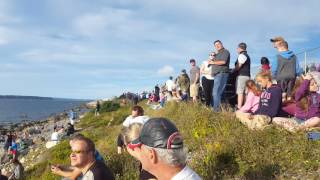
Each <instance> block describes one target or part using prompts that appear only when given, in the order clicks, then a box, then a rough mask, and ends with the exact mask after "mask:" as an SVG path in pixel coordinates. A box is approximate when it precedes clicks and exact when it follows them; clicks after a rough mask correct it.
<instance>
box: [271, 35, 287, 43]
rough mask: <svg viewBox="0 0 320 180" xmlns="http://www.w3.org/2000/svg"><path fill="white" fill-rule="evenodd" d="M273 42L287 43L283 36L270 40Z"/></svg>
mask: <svg viewBox="0 0 320 180" xmlns="http://www.w3.org/2000/svg"><path fill="white" fill-rule="evenodd" d="M270 41H271V42H277V41H285V40H284V38H283V37H281V36H276V37H274V38H272V39H270Z"/></svg>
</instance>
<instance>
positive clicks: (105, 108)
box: [100, 101, 120, 113]
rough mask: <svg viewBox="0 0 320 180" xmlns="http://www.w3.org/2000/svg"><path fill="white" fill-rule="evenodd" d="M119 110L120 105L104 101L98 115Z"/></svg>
mask: <svg viewBox="0 0 320 180" xmlns="http://www.w3.org/2000/svg"><path fill="white" fill-rule="evenodd" d="M119 108H120V104H119V103H115V102H113V101H105V102H104V103H103V104H102V105H101V109H100V113H103V112H111V111H116V110H118V109H119Z"/></svg>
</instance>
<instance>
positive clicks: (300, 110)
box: [273, 72, 320, 131]
mask: <svg viewBox="0 0 320 180" xmlns="http://www.w3.org/2000/svg"><path fill="white" fill-rule="evenodd" d="M303 79H304V80H303V82H302V84H301V85H300V86H299V87H298V89H297V90H296V92H295V106H296V108H295V116H294V118H280V117H277V118H274V119H273V123H274V124H276V125H278V126H280V127H283V128H285V129H287V130H289V131H296V130H304V129H307V128H312V127H317V126H319V125H320V94H319V93H317V91H318V90H319V87H320V73H319V72H311V73H308V74H307V75H306V76H304V77H303Z"/></svg>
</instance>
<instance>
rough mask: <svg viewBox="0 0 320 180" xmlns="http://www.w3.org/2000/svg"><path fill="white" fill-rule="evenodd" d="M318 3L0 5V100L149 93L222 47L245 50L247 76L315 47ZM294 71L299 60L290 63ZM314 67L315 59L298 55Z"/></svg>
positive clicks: (15, 0) (228, 0)
mask: <svg viewBox="0 0 320 180" xmlns="http://www.w3.org/2000/svg"><path fill="white" fill-rule="evenodd" d="M319 7H320V1H319V0H308V1H297V0H282V1H278V0H261V1H253V0H237V1H234V0H224V1H216V0H201V1H199V0H198V1H197V0H175V1H174V0H90V1H88V0H28V1H23V0H20V1H19V0H1V1H0V55H1V60H0V82H1V84H0V94H1V95H32V96H46V97H62V98H76V99H97V98H110V97H112V96H117V95H120V94H121V93H123V92H127V91H130V92H141V91H143V90H151V89H152V88H153V87H154V85H155V84H163V83H164V82H165V81H166V79H168V77H169V76H170V75H173V76H177V75H178V74H179V73H180V71H181V70H182V69H187V70H188V69H190V65H189V59H191V58H194V59H196V60H197V62H198V64H201V62H202V61H204V60H206V59H207V58H208V54H209V52H210V51H212V50H213V42H214V41H215V40H217V39H219V40H221V41H222V42H223V44H224V46H225V48H226V49H228V50H229V51H230V52H231V57H232V62H231V63H230V67H231V68H232V67H233V62H234V61H235V59H236V56H237V54H236V47H237V45H238V44H239V43H240V42H245V43H247V45H248V53H249V55H250V56H251V59H252V67H253V68H252V69H253V70H256V69H257V68H258V64H259V63H260V58H261V57H262V56H267V57H270V58H273V57H275V55H276V53H277V52H276V50H275V49H274V48H273V47H272V44H271V43H270V38H272V37H274V36H283V37H284V38H285V39H286V40H287V41H288V43H289V48H290V50H293V51H294V52H302V51H304V50H306V49H309V48H314V47H318V46H320V38H319V37H320V23H319V20H320V13H319ZM298 57H299V60H300V61H303V58H304V56H303V55H298ZM307 58H308V62H320V50H317V51H314V52H310V53H308V54H307Z"/></svg>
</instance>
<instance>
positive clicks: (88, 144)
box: [71, 134, 96, 156]
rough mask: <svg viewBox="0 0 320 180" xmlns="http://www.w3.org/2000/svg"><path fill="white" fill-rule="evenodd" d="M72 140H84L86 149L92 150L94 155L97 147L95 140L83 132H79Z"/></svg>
mask: <svg viewBox="0 0 320 180" xmlns="http://www.w3.org/2000/svg"><path fill="white" fill-rule="evenodd" d="M71 140H72V141H73V142H75V141H82V142H84V143H85V144H86V151H87V152H92V156H94V152H95V149H96V148H95V145H94V142H93V141H92V140H91V139H89V138H87V137H85V136H83V135H82V134H78V135H76V136H74V137H73V138H72V139H71Z"/></svg>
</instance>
